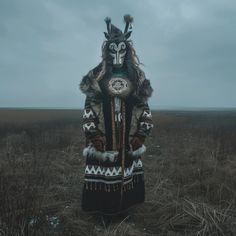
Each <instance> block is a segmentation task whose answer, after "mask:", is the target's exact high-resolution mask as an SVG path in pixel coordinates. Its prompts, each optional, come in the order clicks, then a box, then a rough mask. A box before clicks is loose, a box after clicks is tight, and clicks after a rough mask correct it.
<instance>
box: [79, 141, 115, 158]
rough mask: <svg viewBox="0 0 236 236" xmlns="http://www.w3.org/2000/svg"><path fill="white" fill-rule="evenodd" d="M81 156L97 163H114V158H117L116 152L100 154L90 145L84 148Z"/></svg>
mask: <svg viewBox="0 0 236 236" xmlns="http://www.w3.org/2000/svg"><path fill="white" fill-rule="evenodd" d="M83 156H84V157H91V158H95V159H97V160H98V161H102V162H105V161H107V160H108V161H110V162H114V161H115V158H116V157H117V156H118V152H100V151H97V150H96V148H94V147H93V146H92V145H89V146H88V147H86V148H84V150H83Z"/></svg>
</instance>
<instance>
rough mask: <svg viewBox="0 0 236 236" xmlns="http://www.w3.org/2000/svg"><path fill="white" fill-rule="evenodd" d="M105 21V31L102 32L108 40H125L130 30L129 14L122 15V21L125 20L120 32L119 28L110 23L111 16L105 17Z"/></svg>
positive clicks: (130, 17)
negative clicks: (122, 29) (123, 27)
mask: <svg viewBox="0 0 236 236" xmlns="http://www.w3.org/2000/svg"><path fill="white" fill-rule="evenodd" d="M105 22H106V24H107V32H104V35H105V37H106V39H107V40H108V41H115V40H118V41H121V40H127V39H128V38H129V37H130V35H131V33H132V31H131V29H132V25H131V24H132V22H133V17H132V16H131V15H129V14H127V15H124V22H125V29H124V32H122V31H121V30H120V29H119V28H117V27H116V26H115V25H113V24H111V18H110V17H106V18H105ZM129 29H130V30H129Z"/></svg>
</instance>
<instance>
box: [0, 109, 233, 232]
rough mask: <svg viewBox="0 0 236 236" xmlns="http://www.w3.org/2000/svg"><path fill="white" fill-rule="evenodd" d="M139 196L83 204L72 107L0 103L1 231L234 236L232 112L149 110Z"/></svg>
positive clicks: (79, 137) (77, 120) (78, 134)
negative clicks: (111, 208)
mask: <svg viewBox="0 0 236 236" xmlns="http://www.w3.org/2000/svg"><path fill="white" fill-rule="evenodd" d="M153 117H154V124H155V128H154V130H153V132H152V135H151V137H150V138H149V139H148V140H147V143H146V144H147V147H148V150H147V152H146V154H145V155H144V156H143V162H144V168H145V183H146V201H145V203H144V204H142V205H139V206H136V207H134V208H132V209H130V210H129V211H127V213H126V214H123V215H119V216H116V217H112V222H111V224H105V223H104V221H103V219H102V217H101V216H99V215H90V214H86V213H84V212H82V211H81V209H80V200H81V189H82V183H83V171H84V159H83V157H82V155H81V153H82V149H83V146H84V138H83V131H82V129H81V111H79V110H43V109H42V110H20V109H18V110H16V109H15V110H11V109H0V235H1V236H5V235H6V236H11V235H12V236H18V235H19V236H21V235H22V236H23V235H35V236H41V235H42V236H44V235H48V236H49V235H50V236H51V235H55V236H59V235H65V236H67V235H68V236H74V235H79V236H80V235H81V236H82V235H85V236H86V235H94V236H102V235H103V236H105V235H106V236H108V235H112V236H115V235H116V236H118V235H130V236H139V235H143V236H151V235H163V236H175V235H176V236H180V235H186V236H191V235H199V236H203V235H205V236H207V235H209V236H215V235H226V236H228V235H229V236H233V235H236V202H235V200H236V112H235V111H155V112H153Z"/></svg>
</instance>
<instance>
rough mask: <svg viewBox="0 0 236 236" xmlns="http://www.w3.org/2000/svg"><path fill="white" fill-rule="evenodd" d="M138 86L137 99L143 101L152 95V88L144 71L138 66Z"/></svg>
mask: <svg viewBox="0 0 236 236" xmlns="http://www.w3.org/2000/svg"><path fill="white" fill-rule="evenodd" d="M138 78H139V86H138V91H137V94H136V96H137V97H138V99H139V100H141V101H143V102H145V101H147V100H148V98H150V97H151V96H152V92H153V88H152V86H151V83H150V80H148V79H147V78H146V76H145V73H144V72H143V71H142V70H141V69H140V68H139V69H138Z"/></svg>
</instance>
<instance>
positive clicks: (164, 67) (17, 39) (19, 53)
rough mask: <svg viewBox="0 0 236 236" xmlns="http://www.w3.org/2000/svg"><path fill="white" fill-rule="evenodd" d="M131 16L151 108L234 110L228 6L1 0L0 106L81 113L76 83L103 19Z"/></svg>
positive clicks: (233, 9) (90, 63) (96, 46)
mask: <svg viewBox="0 0 236 236" xmlns="http://www.w3.org/2000/svg"><path fill="white" fill-rule="evenodd" d="M125 13H130V14H132V15H133V16H134V20H135V21H134V31H133V34H132V39H133V42H134V45H135V48H136V51H137V54H138V55H139V57H140V59H141V61H142V62H143V63H144V65H145V66H144V67H143V69H144V70H145V72H146V75H147V77H148V78H150V80H151V82H152V85H153V87H154V90H155V93H154V95H153V98H152V99H151V100H150V105H151V106H152V107H155V108H157V107H160V106H187V107H191V106H197V107H205V106H207V107H208V106H211V107H212V106H214V107H222V106H223V107H225V106H226V107H235V106H236V93H235V91H234V88H235V87H236V79H235V75H236V69H235V65H236V32H235V30H234V23H235V22H236V2H235V1H233V0H225V1H220V0H205V1H203V0H200V1H193V0H181V1H174V0H165V1H164V0H162V1H155V0H147V1H141V0H138V1H135V0H131V1H125V0H121V1H109V0H101V1H91V0H89V1H78V0H70V1H66V0H42V1H36V0H22V1H17V0H12V1H8V0H3V1H1V2H0V52H1V53H0V82H1V84H0V107H9V106H14V107H21V106H29V107H33V106H40V107H47V106H48V107H82V106H83V100H84V96H83V95H82V94H81V93H80V91H79V90H78V83H79V81H80V80H81V78H82V76H83V75H84V74H86V73H87V71H88V70H89V69H91V68H92V67H94V66H96V65H97V64H98V63H99V62H100V56H101V52H100V48H101V44H102V42H103V40H104V37H103V31H105V29H106V27H105V23H104V21H103V19H104V18H105V17H106V16H111V17H112V21H113V23H114V24H115V25H117V26H118V27H122V28H123V26H124V24H123V22H122V16H123V15H124V14H125Z"/></svg>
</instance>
